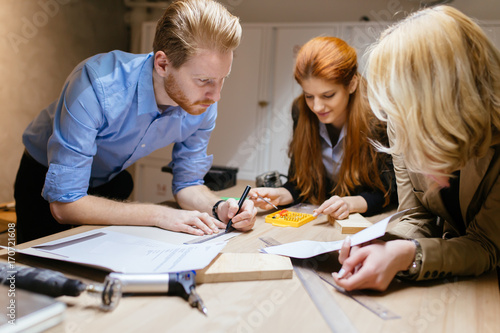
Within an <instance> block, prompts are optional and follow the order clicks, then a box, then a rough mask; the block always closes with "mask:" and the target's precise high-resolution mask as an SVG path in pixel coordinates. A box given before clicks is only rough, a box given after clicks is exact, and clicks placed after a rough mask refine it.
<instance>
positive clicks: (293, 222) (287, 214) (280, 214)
mask: <svg viewBox="0 0 500 333" xmlns="http://www.w3.org/2000/svg"><path fill="white" fill-rule="evenodd" d="M314 219H315V217H314V216H313V215H311V214H307V213H298V212H292V211H289V210H286V209H282V210H279V211H277V212H275V213H272V214H269V215H267V216H266V222H267V223H271V224H272V225H274V226H278V227H295V228H298V227H300V226H301V225H304V224H306V223H307V222H310V221H312V220H314Z"/></svg>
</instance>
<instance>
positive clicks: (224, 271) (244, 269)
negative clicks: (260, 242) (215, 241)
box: [196, 253, 293, 283]
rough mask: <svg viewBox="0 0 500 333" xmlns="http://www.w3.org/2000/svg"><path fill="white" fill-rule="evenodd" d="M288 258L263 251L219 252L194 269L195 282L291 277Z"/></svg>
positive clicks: (291, 268) (291, 270) (290, 265)
mask: <svg viewBox="0 0 500 333" xmlns="http://www.w3.org/2000/svg"><path fill="white" fill-rule="evenodd" d="M292 276H293V266H292V263H291V261H290V258H287V257H282V256H277V255H272V254H264V253H221V254H219V255H218V256H217V257H216V258H215V259H214V260H213V261H212V263H211V264H210V265H208V266H207V267H205V268H204V269H202V270H199V271H196V282H197V283H210V282H234V281H255V280H277V279H291V278H292Z"/></svg>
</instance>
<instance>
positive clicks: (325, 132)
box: [319, 122, 347, 147]
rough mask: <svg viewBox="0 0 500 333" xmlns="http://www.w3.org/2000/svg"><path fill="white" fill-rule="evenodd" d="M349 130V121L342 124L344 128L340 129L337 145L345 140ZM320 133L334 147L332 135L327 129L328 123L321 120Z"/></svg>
mask: <svg viewBox="0 0 500 333" xmlns="http://www.w3.org/2000/svg"><path fill="white" fill-rule="evenodd" d="M346 132H347V123H345V124H344V126H342V130H341V131H340V134H339V140H338V141H337V144H336V145H335V146H338V145H339V144H340V143H341V142H342V141H343V140H344V137H345V135H346ZM319 135H320V136H321V137H322V138H323V140H325V141H326V143H328V145H329V146H330V147H333V144H332V141H331V140H330V136H329V135H328V130H327V129H326V124H323V123H322V122H319Z"/></svg>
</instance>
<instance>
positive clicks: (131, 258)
mask: <svg viewBox="0 0 500 333" xmlns="http://www.w3.org/2000/svg"><path fill="white" fill-rule="evenodd" d="M225 245H226V243H225V242H219V243H203V244H193V245H176V244H169V243H166V242H162V241H158V240H153V239H149V238H145V237H138V236H133V235H130V234H126V233H122V232H115V231H112V230H110V228H102V229H97V230H92V231H88V232H85V233H81V234H78V235H75V236H71V237H66V238H63V239H60V240H57V241H52V242H48V243H44V244H41V245H37V246H33V247H31V248H28V249H26V250H18V252H20V253H24V254H28V255H33V256H38V257H46V258H52V259H58V260H63V261H68V262H74V263H79V264H84V265H88V266H92V267H97V268H101V269H105V270H109V271H113V272H120V273H169V272H181V271H189V270H197V269H202V268H204V267H206V266H207V265H208V264H209V263H210V262H211V261H212V260H213V259H214V258H215V257H216V256H217V254H218V253H219V252H220V251H221V250H222V249H223V248H224V246H225Z"/></svg>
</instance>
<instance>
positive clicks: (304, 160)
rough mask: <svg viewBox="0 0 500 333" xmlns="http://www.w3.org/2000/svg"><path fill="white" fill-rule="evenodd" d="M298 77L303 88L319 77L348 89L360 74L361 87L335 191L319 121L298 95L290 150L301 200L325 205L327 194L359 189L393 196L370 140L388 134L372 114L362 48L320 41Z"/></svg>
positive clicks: (303, 56)
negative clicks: (361, 66) (359, 60)
mask: <svg viewBox="0 0 500 333" xmlns="http://www.w3.org/2000/svg"><path fill="white" fill-rule="evenodd" d="M294 75H295V79H296V81H297V82H298V83H299V84H301V83H302V82H303V81H304V80H306V79H308V78H311V77H314V78H321V79H325V80H328V81H332V82H335V83H339V84H342V85H344V86H345V87H348V86H349V84H350V83H351V80H352V79H353V78H354V76H355V75H357V76H358V88H357V89H356V91H355V92H354V93H352V94H351V96H350V99H349V104H348V106H347V108H348V116H347V133H346V136H345V140H344V156H343V159H342V164H341V166H340V171H339V177H338V182H337V184H335V187H334V188H332V189H327V188H326V183H325V178H326V170H325V167H324V165H323V160H322V154H321V144H320V135H319V125H318V118H317V116H316V115H315V114H314V112H312V111H311V110H310V109H309V107H308V106H307V103H306V101H305V98H304V95H303V94H302V95H301V96H299V97H298V99H297V100H296V103H295V105H296V106H298V110H299V118H298V121H297V126H296V128H295V129H294V135H293V137H292V141H291V143H290V148H289V151H288V154H289V156H290V157H291V158H292V159H293V161H292V162H293V165H294V167H295V170H294V171H295V172H294V173H293V176H292V178H291V180H292V181H295V182H296V183H297V187H298V188H299V189H300V192H301V197H303V198H305V199H307V200H308V201H309V202H311V203H313V204H321V203H323V201H324V200H325V199H326V198H325V193H328V192H330V193H331V194H337V195H339V196H346V195H352V194H353V193H354V190H355V188H356V187H360V186H363V187H367V188H371V189H374V190H375V189H378V190H380V191H381V192H382V193H385V194H386V200H385V204H388V203H389V200H390V196H389V195H388V193H389V192H388V191H387V190H386V189H385V188H384V185H383V183H382V180H381V177H380V174H381V170H380V169H379V166H380V165H381V164H383V163H380V161H381V159H382V158H385V157H386V156H384V154H380V153H377V152H376V150H375V148H374V147H373V146H372V145H371V144H370V143H369V140H370V139H380V133H383V136H385V126H384V125H385V124H383V123H381V122H380V121H379V120H378V119H377V118H376V117H375V116H374V115H373V113H372V112H371V110H370V108H369V105H368V101H367V99H366V84H365V80H364V78H363V77H361V75H360V74H359V73H358V71H357V56H356V50H354V48H352V47H351V46H349V45H348V44H347V43H346V42H345V41H343V40H342V39H339V38H336V37H316V38H313V39H311V40H310V41H309V42H307V43H306V44H305V45H304V46H302V48H301V49H300V51H299V53H298V55H297V59H296V63H295V72H294Z"/></svg>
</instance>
